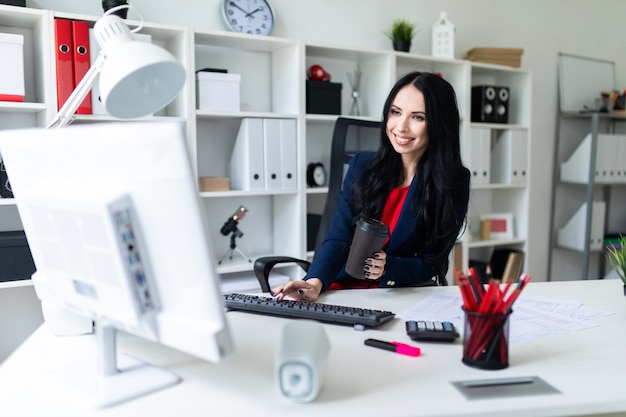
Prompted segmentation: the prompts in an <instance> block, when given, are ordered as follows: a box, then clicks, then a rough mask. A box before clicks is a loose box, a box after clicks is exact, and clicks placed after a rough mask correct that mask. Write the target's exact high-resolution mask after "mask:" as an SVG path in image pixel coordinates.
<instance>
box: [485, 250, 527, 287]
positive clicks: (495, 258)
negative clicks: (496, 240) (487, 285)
mask: <svg viewBox="0 0 626 417" xmlns="http://www.w3.org/2000/svg"><path fill="white" fill-rule="evenodd" d="M524 258H525V255H524V252H523V251H521V250H519V249H512V248H496V249H494V251H493V253H492V255H491V260H490V262H489V263H490V265H491V272H492V275H493V277H494V278H495V279H500V280H501V281H502V282H509V281H511V282H517V280H518V279H519V277H520V275H521V274H522V271H523V270H524Z"/></svg>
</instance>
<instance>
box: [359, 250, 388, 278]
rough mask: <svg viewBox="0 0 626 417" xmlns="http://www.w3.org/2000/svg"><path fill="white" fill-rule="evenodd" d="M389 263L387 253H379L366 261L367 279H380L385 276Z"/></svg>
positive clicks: (364, 267)
mask: <svg viewBox="0 0 626 417" xmlns="http://www.w3.org/2000/svg"><path fill="white" fill-rule="evenodd" d="M386 263H387V254H386V253H385V251H382V250H381V251H379V252H376V253H375V254H374V256H372V257H371V258H367V259H366V260H365V265H364V266H363V270H364V271H365V279H372V280H373V279H379V278H380V277H382V276H383V275H385V264H386Z"/></svg>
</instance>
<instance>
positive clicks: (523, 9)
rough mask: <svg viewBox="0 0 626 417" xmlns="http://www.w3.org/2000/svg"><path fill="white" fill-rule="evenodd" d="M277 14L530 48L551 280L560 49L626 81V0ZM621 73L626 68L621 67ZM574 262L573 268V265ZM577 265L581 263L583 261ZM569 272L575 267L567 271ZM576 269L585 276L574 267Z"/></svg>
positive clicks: (178, 15)
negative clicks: (443, 21)
mask: <svg viewBox="0 0 626 417" xmlns="http://www.w3.org/2000/svg"><path fill="white" fill-rule="evenodd" d="M271 2H272V4H273V5H274V8H275V9H276V12H277V15H278V23H277V26H276V28H275V30H274V32H273V33H272V35H274V36H279V37H285V38H297V39H302V40H304V41H307V42H311V43H321V44H331V45H338V46H348V47H354V48H363V49H389V48H390V42H389V40H388V39H387V38H386V37H385V36H384V34H383V32H384V31H386V30H387V29H388V27H389V26H390V24H391V22H392V21H393V20H394V19H395V18H397V17H405V18H407V19H410V20H412V21H414V22H416V23H418V24H419V25H420V26H421V28H422V30H421V31H420V32H419V33H418V35H417V37H416V38H415V40H414V43H413V47H412V48H411V52H414V53H418V54H429V53H430V27H431V25H432V23H433V22H434V21H435V20H436V19H437V17H438V16H439V12H440V11H447V12H448V18H449V19H450V20H451V21H452V22H453V23H454V24H455V25H456V28H457V31H456V45H455V46H456V57H457V58H463V57H464V56H465V53H466V52H467V51H468V50H469V49H471V48H473V47H476V46H490V47H491V46H493V47H498V46H499V47H516V48H524V55H523V59H522V66H523V67H524V68H527V69H531V70H532V71H533V81H534V82H533V84H534V85H533V92H532V94H533V103H534V110H533V114H532V134H533V142H532V155H531V163H532V173H531V190H532V191H531V206H532V212H531V215H530V222H531V225H530V233H529V253H528V259H529V261H530V262H529V271H528V272H529V273H530V274H531V275H533V278H534V279H536V280H538V281H543V280H545V279H546V277H547V274H548V271H547V265H548V259H549V248H550V243H549V238H550V236H549V230H550V225H549V222H550V212H551V207H550V203H551V188H552V187H551V182H552V165H553V153H554V152H553V150H554V139H555V127H556V111H557V106H558V103H557V70H556V62H557V54H558V53H559V52H567V53H573V54H577V55H583V56H589V57H594V58H600V59H606V60H612V61H615V62H616V64H617V65H616V67H617V69H618V74H617V87H618V88H624V87H626V73H624V72H623V71H624V69H625V68H626V48H625V47H624V32H625V31H626V25H625V24H624V18H626V2H625V1H623V0H602V1H593V2H592V1H588V0H439V1H437V2H434V1H431V0H315V1H312V2H303V1H299V0H271ZM131 4H132V5H134V6H136V7H137V8H139V9H140V11H141V12H142V14H143V15H144V18H145V19H146V20H148V21H151V22H160V23H171V24H176V25H186V26H192V27H195V28H198V29H206V30H223V29H224V26H223V24H222V21H221V15H220V4H221V0H177V1H175V2H165V1H160V0H131ZM27 5H28V6H30V7H38V8H45V9H51V10H58V11H64V12H73V13H85V14H90V15H99V14H101V13H102V10H101V8H100V1H98V0H90V1H86V0H32V1H27ZM619 71H622V72H621V73H620V72H619ZM572 267H574V266H572ZM575 271H576V269H575ZM565 275H569V274H565ZM571 276H574V277H579V276H580V273H579V272H576V273H574V274H571Z"/></svg>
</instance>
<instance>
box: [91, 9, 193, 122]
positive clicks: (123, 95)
mask: <svg viewBox="0 0 626 417" xmlns="http://www.w3.org/2000/svg"><path fill="white" fill-rule="evenodd" d="M94 32H95V36H96V39H97V40H98V43H99V44H100V47H101V48H102V52H103V53H104V54H105V56H106V60H105V62H104V65H103V67H102V71H101V72H100V99H101V100H102V103H103V105H104V107H105V109H106V111H107V112H108V113H109V114H110V115H111V116H114V117H117V118H120V119H131V118H135V117H141V116H145V115H148V114H150V113H153V112H155V111H157V110H159V109H161V108H163V107H165V106H166V105H167V104H168V103H170V102H171V101H172V100H173V99H174V97H176V95H177V94H178V92H179V91H180V89H181V88H182V87H183V85H184V83H185V69H184V68H183V66H182V65H181V64H180V63H179V62H178V61H177V60H176V58H175V57H174V56H173V55H172V54H170V53H169V52H168V51H166V50H165V49H163V48H161V47H159V46H157V45H154V44H151V43H147V42H139V41H136V40H134V38H133V37H132V35H131V33H130V30H129V29H128V27H127V26H126V24H125V23H124V21H122V19H120V18H119V17H117V16H115V15H108V16H104V17H103V18H101V19H100V20H98V22H97V23H96V25H95V26H94Z"/></svg>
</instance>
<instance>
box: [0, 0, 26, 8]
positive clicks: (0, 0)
mask: <svg viewBox="0 0 626 417" xmlns="http://www.w3.org/2000/svg"><path fill="white" fill-rule="evenodd" d="M0 4H8V5H9V6H22V7H26V0H0Z"/></svg>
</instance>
